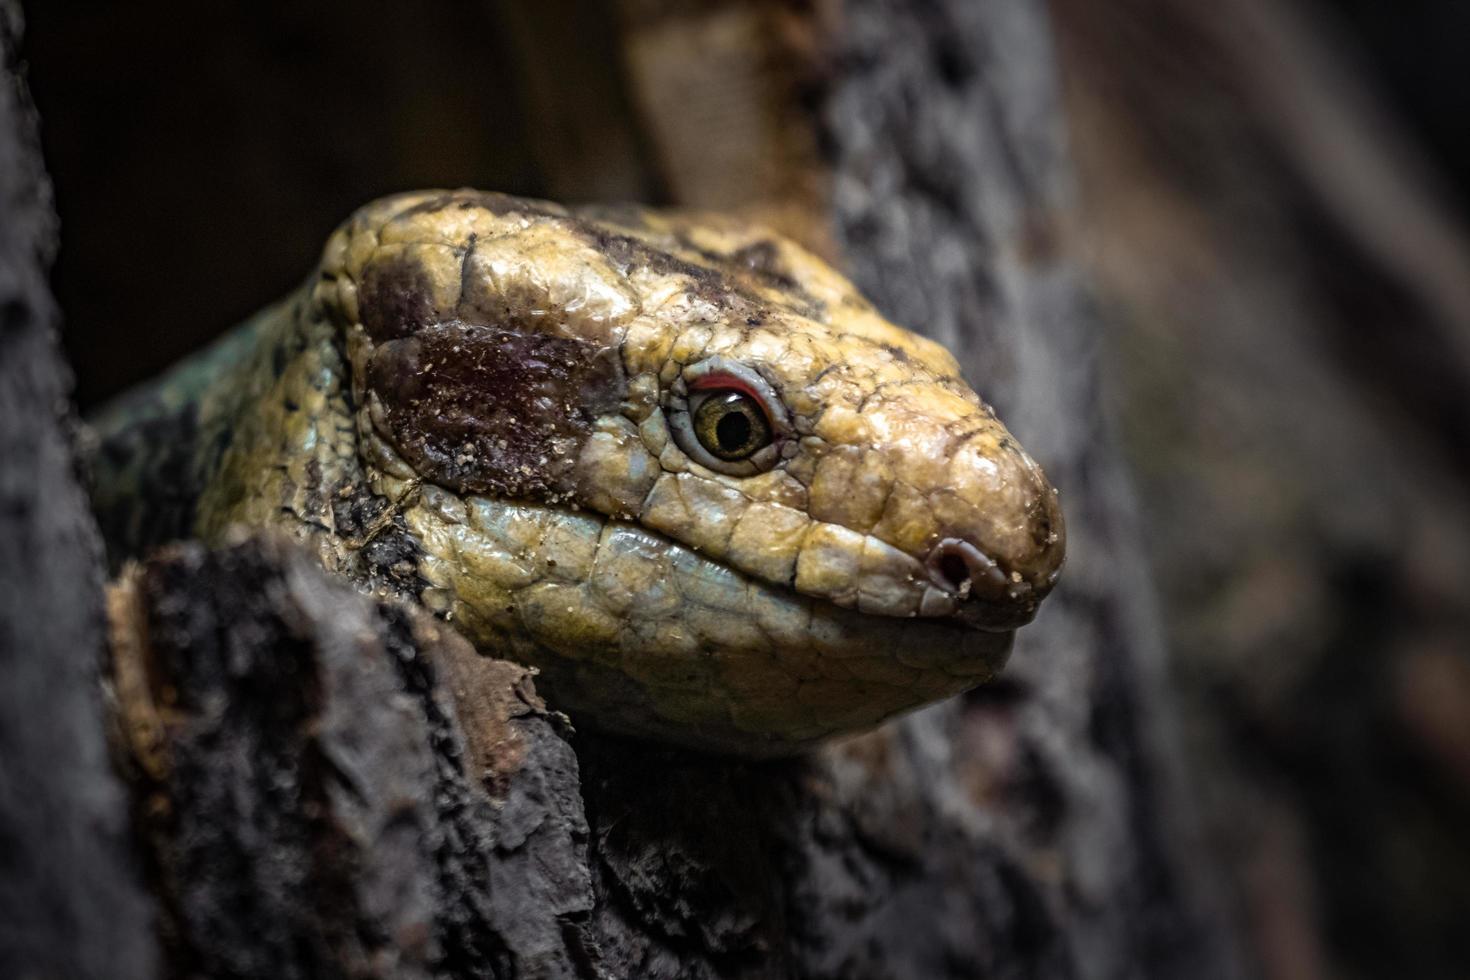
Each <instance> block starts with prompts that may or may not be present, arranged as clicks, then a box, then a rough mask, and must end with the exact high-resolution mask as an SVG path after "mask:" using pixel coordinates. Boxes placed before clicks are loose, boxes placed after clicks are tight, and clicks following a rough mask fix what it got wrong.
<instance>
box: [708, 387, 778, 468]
mask: <svg viewBox="0 0 1470 980" xmlns="http://www.w3.org/2000/svg"><path fill="white" fill-rule="evenodd" d="M689 414H690V416H691V417H692V419H693V422H694V438H696V439H698V440H699V444H700V445H701V446H703V447H704V448H705V450H706V451H707V452H708V453H709V454H710V455H712V456H715V457H717V458H719V459H723V460H726V461H727V462H736V461H738V460H743V459H749V458H750V457H751V456H754V455H755V453H756V452H757V451H758V450H760V449H764V448H765V447H766V446H769V445H770V444H771V425H770V423H769V422H767V421H766V413H765V412H764V411H762V409H761V407H760V405H759V404H758V403H757V402H756V400H755V399H754V398H751V397H750V396H749V395H747V394H746V393H745V392H743V391H736V390H734V389H730V388H727V389H724V390H723V391H718V390H717V391H697V392H692V393H691V394H690V397H689Z"/></svg>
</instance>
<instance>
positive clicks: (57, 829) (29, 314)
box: [0, 0, 154, 980]
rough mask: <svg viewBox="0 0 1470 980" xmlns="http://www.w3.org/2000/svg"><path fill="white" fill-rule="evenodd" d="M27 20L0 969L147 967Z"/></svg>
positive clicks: (11, 290)
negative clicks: (54, 277)
mask: <svg viewBox="0 0 1470 980" xmlns="http://www.w3.org/2000/svg"><path fill="white" fill-rule="evenodd" d="M21 30H22V24H21V18H20V9H19V7H18V6H17V5H16V4H15V3H14V2H11V0H3V2H0V460H3V463H0V672H3V676H4V678H5V680H4V683H0V770H3V774H0V854H3V855H4V857H3V859H0V862H3V865H4V868H3V871H0V975H3V976H7V977H39V976H46V977H118V978H121V980H133V978H143V977H147V976H150V975H152V965H153V959H154V956H153V953H154V950H153V943H152V940H151V936H150V918H151V908H152V905H151V902H150V901H149V900H148V898H147V897H146V896H145V894H144V892H143V891H142V889H141V887H140V881H139V878H138V877H137V875H136V873H135V872H136V870H137V868H136V863H135V861H134V858H133V854H132V852H131V850H130V849H129V846H128V845H129V840H128V826H127V808H126V798H125V796H124V794H123V792H122V788H121V786H120V785H119V783H118V781H117V780H116V778H115V777H114V776H113V773H112V771H111V770H110V769H109V767H108V762H107V753H106V743H105V740H104V737H103V711H102V700H101V698H100V696H99V687H98V684H97V672H98V669H99V666H100V662H101V657H102V651H103V618H102V565H101V554H102V545H101V540H100V539H99V538H98V536H97V528H96V525H95V524H94V523H93V521H92V518H91V515H90V514H89V512H88V510H87V503H86V497H85V495H84V494H83V493H82V491H81V488H80V486H79V485H78V483H77V480H76V474H75V472H74V469H73V465H74V464H73V456H72V446H71V438H72V433H73V426H74V418H73V416H72V413H71V410H70V409H69V407H68V405H67V399H68V395H69V393H70V387H71V375H70V372H69V371H68V370H67V369H66V367H65V366H64V365H63V363H62V360H61V356H60V353H59V350H58V347H57V340H56V321H57V311H56V305H55V303H54V302H53V300H52V298H51V292H50V288H49V287H48V285H47V273H48V271H49V268H50V265H51V260H52V258H53V257H54V255H55V251H56V239H57V228H56V219H55V216H54V215H53V213H52V210H51V186H50V183H49V182H48V181H47V179H46V173H45V168H44V167H43V166H42V163H41V153H40V147H39V144H38V137H37V131H36V115H35V111H34V110H33V108H32V107H31V103H30V97H29V95H28V93H27V91H26V86H25V79H24V75H23V73H22V71H21V67H20V63H19V61H18V59H17V48H18V46H19V44H20V37H21Z"/></svg>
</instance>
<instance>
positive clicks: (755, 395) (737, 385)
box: [689, 371, 781, 438]
mask: <svg viewBox="0 0 1470 980" xmlns="http://www.w3.org/2000/svg"><path fill="white" fill-rule="evenodd" d="M689 390H690V391H738V392H740V393H741V394H742V395H747V396H749V397H750V399H751V400H752V401H754V402H755V403H756V404H757V405H759V406H760V407H761V412H762V414H764V415H765V417H766V424H767V425H769V426H770V427H771V434H772V436H774V437H776V438H780V436H781V430H780V427H779V426H777V425H776V420H775V419H774V418H772V417H771V407H770V406H769V405H767V404H766V397H765V395H764V394H762V393H761V392H760V391H759V390H757V388H756V387H755V385H753V384H751V383H750V382H749V381H746V380H745V379H744V378H741V377H739V376H737V375H734V374H729V373H727V372H724V371H712V372H710V373H709V374H703V375H700V376H699V377H697V378H695V379H694V380H693V381H691V382H689Z"/></svg>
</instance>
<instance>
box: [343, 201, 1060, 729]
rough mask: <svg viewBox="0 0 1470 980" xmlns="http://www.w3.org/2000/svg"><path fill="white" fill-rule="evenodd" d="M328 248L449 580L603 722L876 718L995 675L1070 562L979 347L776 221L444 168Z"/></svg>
mask: <svg viewBox="0 0 1470 980" xmlns="http://www.w3.org/2000/svg"><path fill="white" fill-rule="evenodd" d="M322 272H323V274H322V277H321V281H320V284H319V285H318V287H317V290H316V300H317V305H318V307H319V309H320V310H321V312H322V313H323V314H324V315H325V316H326V317H327V318H329V319H330V320H331V321H333V322H334V323H335V324H337V326H338V327H339V328H340V329H341V330H342V331H343V332H344V335H345V338H346V340H345V346H346V349H347V352H348V357H349V360H350V361H351V365H352V374H353V377H352V384H353V389H354V395H355V396H356V398H355V401H356V403H357V405H358V406H359V410H358V427H359V430H360V436H361V441H362V445H363V456H364V458H365V460H367V466H368V469H369V471H370V473H371V474H372V478H373V480H374V481H376V482H375V487H376V488H377V490H378V492H380V493H381V494H382V495H383V496H385V497H389V498H394V499H410V500H411V503H410V504H409V505H408V506H407V509H406V510H405V512H404V518H405V520H406V522H407V525H408V527H409V528H410V530H411V531H412V532H413V534H414V535H415V538H416V540H418V541H419V542H420V544H421V547H422V549H423V554H422V556H421V558H420V561H419V574H420V575H421V577H422V578H423V580H424V581H425V582H427V583H428V587H427V588H425V589H424V591H423V597H424V601H425V602H426V603H428V604H430V605H431V606H436V607H437V608H441V609H443V610H444V611H445V612H446V614H447V615H451V616H453V617H454V619H455V622H456V624H457V625H459V626H460V628H461V629H462V630H464V631H465V632H466V634H467V635H469V636H470V638H471V639H472V640H474V641H476V642H477V643H479V644H481V645H482V646H484V647H486V648H487V649H493V650H495V651H496V652H499V653H502V654H506V655H511V656H516V657H519V658H521V659H525V660H528V661H530V662H532V663H535V664H537V665H539V666H541V667H542V669H543V671H544V672H545V676H546V680H547V682H548V686H549V687H550V689H551V690H550V693H551V695H552V696H553V698H558V699H560V703H561V704H563V705H565V706H567V707H568V708H570V709H574V710H579V711H580V712H581V713H582V716H583V717H585V718H588V719H589V720H592V721H595V722H597V723H599V724H601V725H603V726H605V727H611V728H617V729H620V730H625V731H632V732H634V733H638V734H645V735H649V734H652V735H657V736H659V737H665V738H670V739H674V740H678V741H683V742H687V743H691V744H696V745H702V746H705V747H711V748H719V749H733V750H735V751H741V752H753V753H770V752H778V751H787V750H790V749H791V748H794V747H796V746H799V745H802V744H805V743H807V742H810V741H812V740H815V739H817V738H820V737H822V736H825V735H828V734H833V733H837V732H842V731H851V730H854V729H858V728H862V727H865V726H868V725H872V724H874V723H876V722H877V721H879V720H881V719H883V718H885V717H887V716H889V715H892V714H893V713H895V712H897V711H901V710H904V709H906V708H910V707H913V706H916V705H918V704H921V703H923V702H925V701H929V700H934V699H936V698H939V697H943V696H945V695H947V694H950V693H954V692H956V691H959V690H963V689H964V688H966V687H969V686H972V685H973V684H975V683H978V682H980V681H983V680H985V679H987V678H988V677H990V676H991V675H992V674H993V673H994V672H995V671H996V670H997V669H999V667H1000V665H1001V663H1002V662H1003V661H1004V659H1005V657H1006V655H1007V653H1008V651H1009V648H1010V640H1011V636H1010V631H1012V630H1013V629H1015V628H1016V627H1017V626H1019V625H1022V624H1024V623H1025V622H1027V621H1029V620H1030V618H1031V617H1032V616H1033V615H1034V614H1035V612H1036V608H1037V605H1038V603H1039V602H1040V601H1041V600H1042V598H1043V597H1044V596H1045V595H1046V594H1047V592H1048V591H1049V590H1050V589H1051V587H1052V585H1053V584H1054V582H1055V580H1056V577H1057V573H1058V570H1059V568H1060V566H1061V563H1062V556H1063V548H1064V544H1063V537H1064V533H1063V529H1062V516H1061V512H1060V509H1059V507H1058V504H1057V497H1056V493H1055V491H1054V490H1053V489H1052V487H1051V486H1050V484H1048V482H1047V480H1046V478H1045V476H1044V475H1043V474H1042V472H1041V470H1040V469H1039V467H1038V466H1037V465H1036V463H1035V462H1034V461H1032V459H1031V458H1030V457H1029V456H1027V455H1026V453H1025V452H1024V451H1023V450H1022V449H1021V448H1020V446H1019V445H1017V443H1016V441H1015V440H1014V438H1012V437H1011V435H1010V434H1009V433H1008V432H1007V431H1006V429H1005V428H1004V426H1003V425H1002V424H1001V423H1000V422H999V421H998V420H997V419H996V417H995V415H994V413H993V412H992V411H991V410H990V409H989V408H988V407H987V406H986V405H984V404H983V403H982V402H981V400H980V399H979V397H978V396H977V395H976V394H975V393H974V392H973V391H972V390H971V389H970V388H969V387H968V386H967V385H966V384H965V383H964V382H963V381H962V380H961V378H960V376H959V370H958V367H957V365H956V364H955V361H954V359H953V358H952V357H951V356H950V355H949V353H948V352H947V351H945V350H944V349H943V348H942V347H940V346H938V345H936V344H934V343H932V342H931V341H928V340H925V339H923V338H921V337H918V336H916V335H914V334H912V333H910V332H908V331H906V330H903V329H900V328H898V327H896V326H893V325H892V324H890V323H888V322H887V321H885V320H884V319H883V318H882V317H881V316H879V315H878V314H877V313H876V312H875V311H874V310H873V309H872V307H871V306H869V305H868V304H867V303H866V302H865V301H864V300H863V299H862V298H861V297H860V296H858V294H857V293H856V292H855V290H854V289H853V287H852V286H851V284H850V283H848V282H847V281H846V280H845V279H843V278H842V277H841V276H839V275H837V274H836V273H835V272H833V271H832V270H831V269H830V268H828V267H827V266H826V265H825V264H824V263H822V262H821V261H820V260H818V259H816V258H815V257H814V256H812V255H810V254H809V253H807V252H805V251H803V250H802V249H800V248H799V247H797V246H795V245H793V244H792V243H790V242H788V241H786V240H784V239H781V238H779V237H777V236H774V235H771V234H770V233H769V232H766V231H764V230H761V229H758V228H752V227H750V226H747V225H743V224H739V223H735V222H730V221H728V220H725V219H719V218H714V217H709V216H688V215H685V216H679V215H660V214H655V213H650V212H646V211H640V210H630V209H611V210H610V209H602V210H583V211H578V212H575V213H574V212H568V211H566V210H565V209H562V208H560V207H558V206H556V205H550V204H545V203H543V202H527V201H519V200H517V199H514V198H508V197H505V196H503V195H493V194H482V193H478V192H470V191H461V192H449V193H444V192H433V193H427V194H421V195H410V196H405V197H400V198H393V199H388V200H386V201H383V202H379V203H378V204H375V205H371V206H369V207H368V208H366V209H364V210H363V211H362V212H360V213H359V214H358V215H357V216H356V217H355V218H354V219H353V220H352V221H351V222H349V223H348V225H347V226H345V227H344V229H343V230H341V231H339V233H338V234H337V236H335V237H334V239H333V241H332V243H331V244H330V245H329V246H328V249H327V254H326V256H325V258H324V261H323V270H322ZM411 488H417V489H415V490H414V494H416V495H413V496H410V495H409V494H408V489H411Z"/></svg>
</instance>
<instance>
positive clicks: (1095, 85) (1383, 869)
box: [25, 0, 1470, 978]
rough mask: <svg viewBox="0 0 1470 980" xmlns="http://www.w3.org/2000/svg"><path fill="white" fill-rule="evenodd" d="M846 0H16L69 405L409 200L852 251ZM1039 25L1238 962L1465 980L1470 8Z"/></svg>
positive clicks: (278, 289) (1081, 242) (1324, 972)
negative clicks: (840, 237) (841, 224)
mask: <svg viewBox="0 0 1470 980" xmlns="http://www.w3.org/2000/svg"><path fill="white" fill-rule="evenodd" d="M836 6H837V5H836V4H828V3H823V2H817V0H813V2H810V3H801V2H788V3H748V4H736V3H728V2H727V3H721V2H717V0H706V2H699V3H677V2H667V3H664V2H658V0H644V2H634V0H628V2H621V3H614V2H601V3H600V2H594V0H545V2H541V3H537V4H534V5H528V4H522V3H518V2H514V0H503V2H496V0H479V2H471V3H465V2H451V0H422V2H419V3H415V4H400V3H390V2H386V0H360V2H356V3H352V4H347V3H321V4H291V3H244V2H223V3H216V4H194V3H184V2H173V0H150V2H146V3H131V4H117V3H106V2H101V0H47V2H44V3H32V4H29V5H28V9H27V16H28V30H27V37H28V39H27V44H26V48H25V54H26V56H27V58H28V60H29V63H30V81H31V85H32V89H33V93H34V97H35V100H36V102H37V104H38V107H39V110H40V113H41V116H42V121H43V139H44V145H45V151H46V156H47V162H48V165H49V167H50V170H51V174H52V177H53V179H54V181H55V185H56V203H57V207H58V210H59V213H60V216H61V220H62V223H63V247H62V251H61V254H60V258H59V261H58V264H57V267H56V279H55V285H56V290H57V294H58V298H59V300H60V303H61V305H62V308H63V310H64V311H65V316H66V324H65V334H64V340H65V343H66V345H67V348H68V351H69V354H70V357H71V360H72V364H73V366H74V368H75V371H76V374H77V397H78V400H79V402H80V403H81V405H82V407H83V408H84V409H85V408H87V407H90V406H95V405H96V404H98V403H99V402H100V401H101V400H103V399H105V398H107V397H108V396H110V395H112V394H115V393H117V392H118V391H120V390H121V389H123V388H124V387H126V386H127V385H129V384H132V383H135V382H137V381H140V380H142V379H144V378H147V377H148V376H150V375H151V374H153V373H155V372H157V371H158V370H160V369H161V368H163V367H164V366H166V365H167V364H169V363H170V362H172V361H173V360H175V359H177V358H178V357H179V356H181V355H182V354H184V353H187V352H188V351H190V350H192V349H194V348H196V347H197V346H199V345H200V344H201V343H203V342H205V341H207V340H209V339H210V338H212V337H214V336H216V335H218V334H219V333H220V332H222V331H223V330H224V329H226V328H228V327H229V326H230V325H231V324H233V323H235V322H237V321H239V320H240V319H242V318H243V317H244V316H246V315H247V314H249V313H251V312H252V311H254V310H255V309H257V308H259V307H260V306H261V305H263V304H264V303H265V302H267V301H269V300H271V299H273V298H275V297H276V296H278V295H281V294H283V293H284V292H286V291H287V290H288V289H290V288H292V287H293V286H294V285H295V284H296V283H297V282H299V281H300V280H301V278H302V277H303V276H304V275H305V273H306V271H307V270H308V269H310V268H311V266H312V264H313V262H314V260H315V257H316V253H317V251H318V249H319V248H320V245H321V243H322V242H323V241H324V240H325V238H326V236H327V234H328V233H329V232H330V230H331V229H332V227H333V226H334V225H335V224H336V223H337V222H338V221H340V220H341V219H342V218H343V217H344V216H345V215H346V214H347V213H349V212H350V211H351V210H352V209H353V208H354V207H356V206H357V205H359V204H361V203H363V202H365V201H366V200H368V199H370V198H372V197H375V196H377V195H380V194H383V193H387V192H390V191H395V190H402V189H405V188H411V187H425V186H459V185H473V186H477V187H483V188H490V189H498V190H504V191H509V192H513V193H517V194H529V195H537V196H547V197H553V198H557V199H560V200H566V201H579V200H607V199H635V200H642V201H647V202H652V203H680V204H695V205H699V206H708V207H739V208H744V209H746V210H754V211H756V212H757V213H759V214H760V215H761V216H762V217H764V218H766V219H767V220H770V221H772V222H773V223H775V224H777V225H778V226H780V227H781V228H783V230H786V231H788V232H790V233H792V234H795V235H797V236H798V237H801V238H803V239H804V240H805V241H807V242H808V243H809V244H811V245H812V246H813V247H815V248H817V249H818V250H819V251H823V252H825V253H827V254H829V255H834V256H837V257H838V258H839V260H840V250H839V249H838V247H837V246H836V245H835V244H834V242H833V238H832V235H831V232H830V231H829V230H828V229H825V228H824V227H822V224H821V222H820V221H818V220H815V219H813V218H812V217H811V215H812V214H813V213H820V204H819V202H820V199H821V197H822V195H823V194H824V193H826V191H825V190H824V188H823V185H822V181H821V179H820V172H821V168H822V162H823V159H824V157H823V154H824V147H823V145H822V140H821V138H820V137H821V125H820V116H821V113H822V112H823V111H824V108H823V106H822V104H821V100H820V91H821V81H822V73H823V71H826V70H832V65H831V64H830V62H828V61H826V60H824V54H823V52H822V50H821V40H820V37H819V36H814V35H813V34H812V32H811V30H810V24H811V23H813V22H817V23H821V22H824V20H830V19H832V18H839V19H840V11H837V10H836ZM829 8H830V9H829ZM1047 16H1048V17H1049V18H1050V21H1049V22H1050V24H1051V30H1052V34H1053V48H1052V54H1053V55H1054V58H1055V65H1054V66H1045V65H1043V66H1041V70H1043V71H1053V70H1054V71H1055V72H1057V73H1058V75H1059V77H1060V80H1061V87H1062V93H1063V99H1062V103H1061V116H1062V118H1061V120H1060V124H1061V125H1062V126H1063V127H1064V131H1065V134H1066V145H1067V146H1068V147H1069V150H1070V154H1071V158H1072V159H1071V168H1072V171H1073V178H1074V183H1075V189H1074V193H1075V197H1076V200H1077V202H1078V206H1077V207H1076V209H1075V210H1074V211H1073V212H1070V213H1069V214H1068V215H1067V216H1066V220H1065V221H1063V222H1062V224H1061V225H1060V232H1061V240H1060V242H1058V243H1056V245H1057V247H1058V248H1060V249H1062V250H1063V253H1064V254H1065V255H1067V256H1068V257H1069V260H1070V261H1072V262H1075V264H1076V266H1077V267H1078V268H1079V269H1080V270H1082V272H1083V274H1084V275H1085V277H1086V281H1087V283H1088V290H1089V292H1090V294H1091V296H1092V298H1093V301H1094V302H1095V303H1096V304H1097V306H1098V309H1099V310H1100V311H1101V315H1102V320H1103V322H1104V323H1105V325H1106V326H1105V331H1104V333H1103V335H1102V336H1101V337H1099V338H1098V341H1097V342H1098V344H1099V345H1100V346H1101V349H1102V352H1103V358H1104V361H1105V364H1106V366H1107V371H1106V377H1105V380H1106V383H1107V385H1108V398H1109V403H1110V405H1111V407H1112V410H1113V412H1114V413H1115V415H1116V419H1117V422H1118V424H1119V426H1120V431H1121V432H1122V434H1123V439H1124V444H1125V446H1126V449H1127V462H1128V464H1129V467H1130V469H1131V472H1132V480H1133V484H1134V488H1135V492H1136V495H1137V498H1138V508H1139V511H1140V516H1141V528H1142V538H1143V543H1144V545H1145V547H1146V549H1147V554H1148V558H1149V560H1150V563H1151V565H1152V568H1153V571H1154V580H1155V589H1156V592H1157V597H1158V600H1159V608H1160V610H1161V612H1162V618H1163V622H1164V625H1165V632H1166V636H1167V649H1168V659H1167V668H1168V674H1169V682H1170V685H1171V687H1172V690H1173V693H1174V695H1175V696H1176V698H1177V705H1176V707H1175V713H1176V715H1177V721H1178V722H1179V725H1178V731H1179V732H1180V738H1181V739H1182V743H1183V744H1182V745H1181V746H1180V747H1179V748H1180V758H1181V759H1182V765H1183V768H1184V769H1185V770H1186V771H1185V772H1184V773H1183V779H1184V781H1185V783H1186V785H1187V786H1188V787H1189V789H1190V793H1191V798H1192V799H1193V800H1194V801H1195V802H1194V805H1195V807H1196V809H1197V810H1198V814H1197V817H1196V819H1197V822H1198V823H1199V824H1200V825H1201V828H1202V829H1201V832H1200V839H1199V846H1200V848H1201V850H1202V852H1204V853H1205V854H1207V855H1208V858H1209V860H1210V862H1211V863H1212V864H1213V865H1214V866H1217V867H1219V868H1221V869H1223V883H1222V886H1221V888H1222V891H1223V895H1224V899H1223V900H1224V902H1225V903H1226V904H1227V906H1228V908H1229V910H1230V914H1231V919H1232V921H1233V922H1234V924H1235V926H1236V928H1237V929H1238V931H1239V933H1240V937H1241V939H1240V942H1241V944H1242V946H1243V948H1244V950H1245V953H1244V956H1243V963H1244V965H1245V967H1246V970H1247V972H1249V973H1250V974H1252V975H1260V976H1267V977H1281V978H1286V977H1292V978H1297V977H1303V978H1311V977H1329V976H1341V977H1446V978H1448V977H1460V976H1466V975H1470V928H1467V926H1470V260H1467V257H1470V248H1467V244H1466V238H1465V225H1466V221H1467V219H1470V184H1467V182H1466V175H1467V174H1470V126H1467V124H1466V121H1467V120H1470V74H1467V72H1466V70H1465V66H1466V65H1467V64H1470V5H1466V4H1462V3H1455V2H1451V0H1445V2H1439V3H1434V2H1428V0H1412V2H1403V3H1397V4H1393V5H1388V4H1375V3H1371V2H1369V0H1338V2H1327V0H1322V2H1306V0H1300V2H1298V0H1279V2H1270V0H1220V2H1216V3H1209V4H1205V3H1198V2H1191V0H1116V2H1111V3H1107V4H1097V3H1092V2H1089V0H1054V2H1053V3H1051V4H1050V5H1049V7H1048V8H1047ZM933 56H934V57H935V58H939V59H941V60H942V62H943V63H945V64H948V63H950V62H952V63H953V70H954V72H955V73H956V74H957V75H962V74H963V73H964V72H971V71H978V72H980V73H983V72H984V71H985V70H986V68H985V64H984V61H983V59H980V60H978V61H974V60H973V59H971V58H970V53H968V52H965V51H957V52H955V51H938V52H935V53H934V55H933ZM943 59H949V60H948V61H943ZM711 66H714V67H713V68H712V67H711ZM793 66H794V67H793ZM716 69H717V70H716ZM712 78H717V79H718V80H719V81H718V84H716V83H713V82H711V81H710V80H711V79H712ZM793 107H794V108H793ZM790 112H806V113H811V114H813V115H815V116H817V117H818V120H819V124H818V125H816V126H814V127H806V128H803V127H793V126H788V125H786V124H785V122H784V121H783V120H786V119H787V118H788V117H787V116H783V113H790ZM813 134H815V135H813ZM1017 383H1019V382H1017ZM998 400H1000V401H1001V402H1002V404H1001V406H1000V407H1001V408H1002V411H1003V414H1004V409H1005V407H1006V406H1005V404H1004V399H1003V398H1001V399H998Z"/></svg>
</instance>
